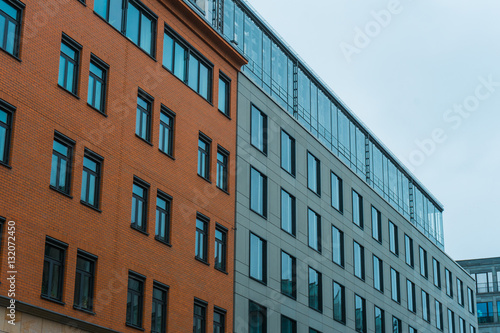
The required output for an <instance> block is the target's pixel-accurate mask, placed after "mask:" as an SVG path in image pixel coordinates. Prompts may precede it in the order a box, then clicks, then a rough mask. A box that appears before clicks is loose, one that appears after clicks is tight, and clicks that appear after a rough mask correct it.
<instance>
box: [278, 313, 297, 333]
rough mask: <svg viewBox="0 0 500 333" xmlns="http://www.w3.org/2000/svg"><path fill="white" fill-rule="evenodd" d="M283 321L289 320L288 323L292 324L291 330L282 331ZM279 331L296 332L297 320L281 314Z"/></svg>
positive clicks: (284, 332)
mask: <svg viewBox="0 0 500 333" xmlns="http://www.w3.org/2000/svg"><path fill="white" fill-rule="evenodd" d="M285 321H289V322H290V324H291V325H292V331H291V332H289V331H284V325H283V324H284V322H285ZM280 332H281V333H297V321H296V320H294V319H292V318H290V317H287V316H285V315H281V329H280Z"/></svg>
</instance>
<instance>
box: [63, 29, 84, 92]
mask: <svg viewBox="0 0 500 333" xmlns="http://www.w3.org/2000/svg"><path fill="white" fill-rule="evenodd" d="M81 50H82V46H81V45H80V44H78V43H77V42H75V41H74V40H73V39H71V38H70V37H68V36H67V35H65V34H63V36H62V41H61V55H60V57H59V79H58V84H59V85H60V86H61V87H62V88H64V89H66V90H67V91H69V92H70V93H72V94H74V95H76V94H77V90H78V73H79V66H80V52H81Z"/></svg>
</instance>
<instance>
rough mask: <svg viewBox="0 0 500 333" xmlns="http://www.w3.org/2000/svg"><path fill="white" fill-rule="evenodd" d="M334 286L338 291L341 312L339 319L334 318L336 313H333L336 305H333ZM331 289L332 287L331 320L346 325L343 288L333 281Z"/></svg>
mask: <svg viewBox="0 0 500 333" xmlns="http://www.w3.org/2000/svg"><path fill="white" fill-rule="evenodd" d="M335 285H337V286H338V289H339V290H340V311H341V312H342V313H341V318H336V313H335V312H336V311H335V308H336V305H335ZM332 287H333V306H332V308H333V320H335V321H336V322H338V323H341V324H343V325H345V324H346V311H345V310H346V303H345V286H344V285H342V284H340V283H338V282H337V281H335V280H334V281H333V285H332Z"/></svg>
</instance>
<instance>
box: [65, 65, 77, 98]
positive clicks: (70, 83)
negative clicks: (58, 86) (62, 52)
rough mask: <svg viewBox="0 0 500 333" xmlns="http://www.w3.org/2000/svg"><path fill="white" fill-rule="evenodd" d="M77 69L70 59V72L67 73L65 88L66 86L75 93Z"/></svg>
mask: <svg viewBox="0 0 500 333" xmlns="http://www.w3.org/2000/svg"><path fill="white" fill-rule="evenodd" d="M75 70H76V68H75V65H74V64H73V63H71V62H69V61H68V72H67V73H66V75H67V78H66V86H65V87H64V88H66V89H67V90H69V91H71V92H73V93H74V92H75V91H74V88H75V87H74V85H73V80H74V75H75Z"/></svg>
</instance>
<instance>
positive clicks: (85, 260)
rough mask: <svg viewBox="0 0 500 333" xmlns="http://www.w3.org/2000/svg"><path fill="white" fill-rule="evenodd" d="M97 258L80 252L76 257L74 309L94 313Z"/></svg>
mask: <svg viewBox="0 0 500 333" xmlns="http://www.w3.org/2000/svg"><path fill="white" fill-rule="evenodd" d="M96 261H97V257H96V256H94V255H91V254H89V253H87V252H84V251H81V250H78V255H77V257H76V274H75V299H74V307H75V308H77V309H81V310H86V311H92V308H93V301H94V277H95V263H96Z"/></svg>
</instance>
